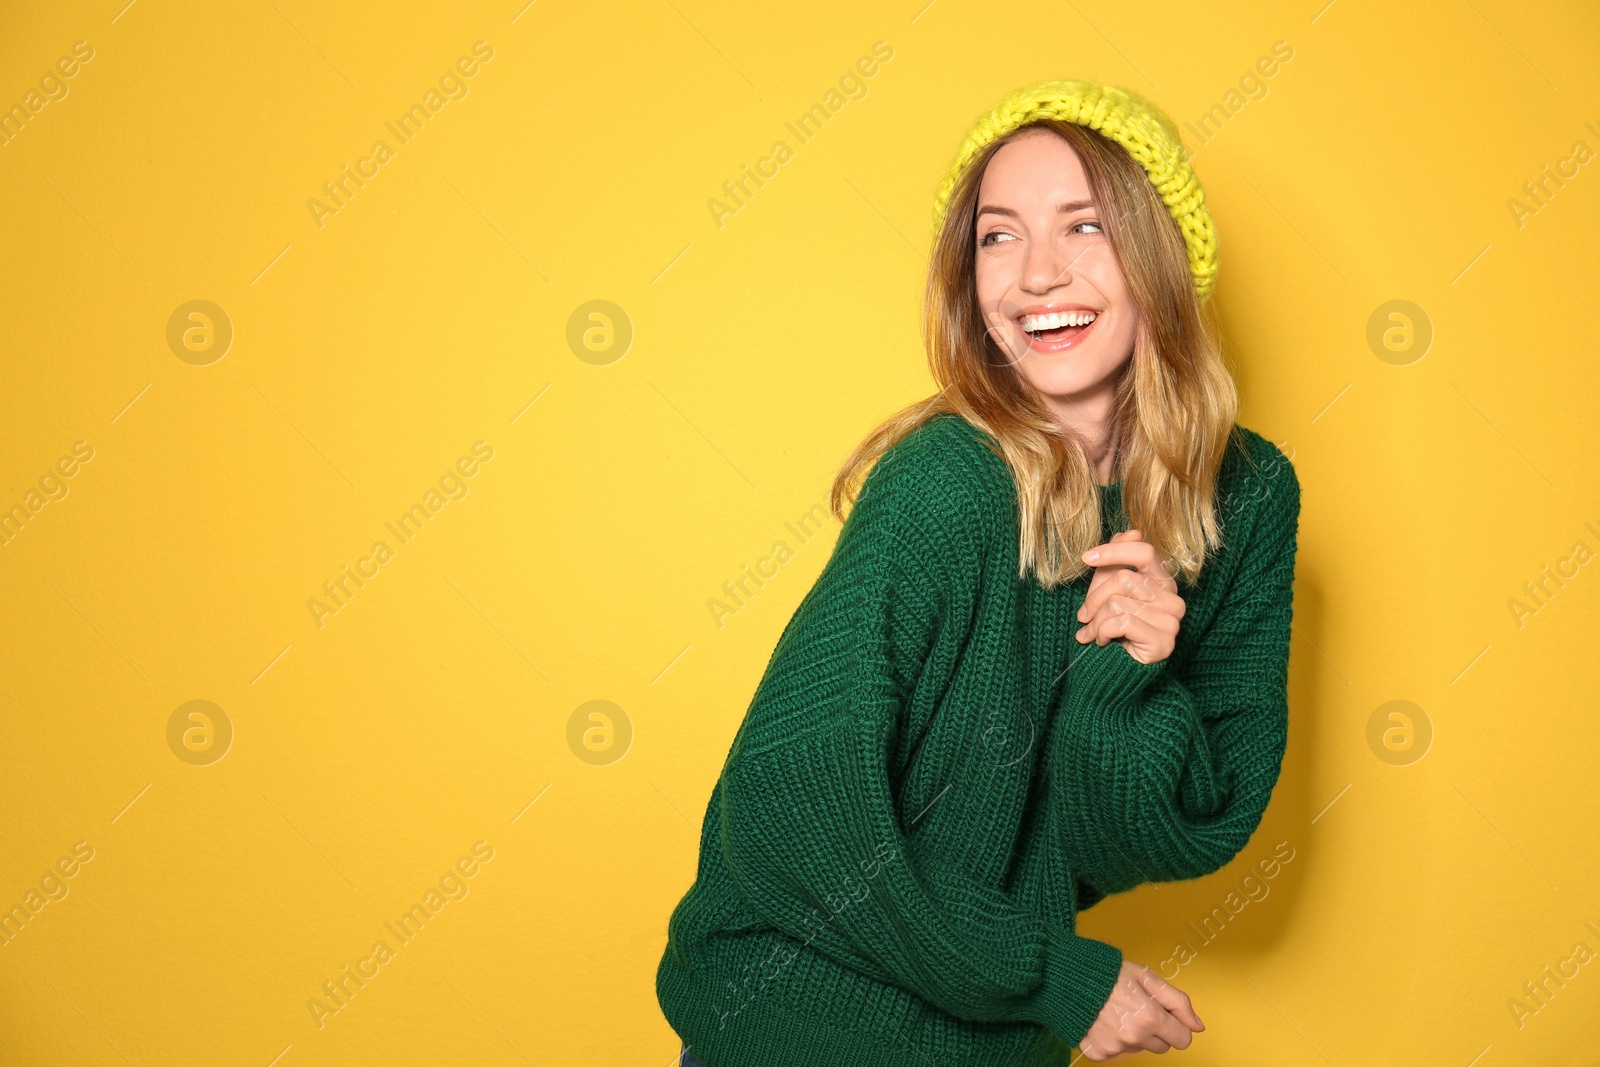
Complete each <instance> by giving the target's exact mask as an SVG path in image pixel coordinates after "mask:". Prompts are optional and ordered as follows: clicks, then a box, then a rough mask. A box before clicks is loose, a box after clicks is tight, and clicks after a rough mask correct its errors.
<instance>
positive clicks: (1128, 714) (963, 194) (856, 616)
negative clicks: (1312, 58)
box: [656, 81, 1300, 1067]
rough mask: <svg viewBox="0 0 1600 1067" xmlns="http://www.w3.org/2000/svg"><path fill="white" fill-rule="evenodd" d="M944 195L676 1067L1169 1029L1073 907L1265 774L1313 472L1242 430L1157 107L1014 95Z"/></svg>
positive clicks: (706, 875)
mask: <svg viewBox="0 0 1600 1067" xmlns="http://www.w3.org/2000/svg"><path fill="white" fill-rule="evenodd" d="M935 223H936V228H937V234H936V240H935V244H934V251H933V256H932V261H931V270H930V273H929V277H928V288H927V296H926V304H925V312H926V315H925V319H924V330H925V338H926V342H927V351H928V359H929V364H930V367H931V369H932V371H933V376H934V379H935V381H936V382H937V383H938V384H939V386H940V388H939V390H938V392H936V393H935V394H934V395H933V396H931V397H927V398H924V399H923V400H920V401H918V402H917V403H916V404H914V405H911V406H909V407H907V408H905V409H904V410H902V411H901V412H899V413H898V414H896V415H894V416H892V417H891V418H889V419H888V420H887V421H885V422H884V423H883V424H882V425H881V426H879V427H878V428H877V429H876V430H874V431H873V432H872V433H871V434H869V435H868V437H867V439H866V440H865V441H864V442H863V443H862V444H861V445H860V446H859V447H858V448H857V449H856V451H855V452H854V453H853V454H852V455H851V456H850V457H849V458H848V459H847V460H846V461H845V463H844V465H843V467H842V469H841V470H840V471H839V473H838V475H837V476H836V478H835V481H834V485H833V492H832V496H831V503H832V505H833V511H834V513H835V514H836V515H840V516H841V517H844V528H843V529H842V530H841V531H840V533H839V538H838V541H837V542H836V544H835V546H834V551H833V555H832V557H831V558H830V559H829V560H828V562H827V564H826V565H825V566H824V567H823V570H822V573H821V575H820V576H819V577H818V579H817V581H816V584H815V585H814V586H813V587H812V589H811V590H810V592H809V593H807V594H806V596H805V598H804V599H803V600H802V601H801V603H800V605H799V607H798V608H797V609H796V610H795V613H794V617H793V618H792V619H791V620H790V621H789V624H788V626H787V627H786V628H785V629H784V631H783V633H782V635H781V636H780V637H779V639H778V643H777V646H776V648H774V650H773V653H772V656H771V658H770V660H769V661H768V664H767V668H766V671H765V673H764V674H763V675H762V678H761V682H760V684H759V685H758V686H757V688H756V692H755V696H754V698H753V699H752V701H751V703H750V706H749V708H748V709H747V711H746V713H745V717H744V721H743V722H742V723H741V725H740V727H739V732H738V735H737V736H736V737H735V738H734V741H733V744H732V746H731V749H730V751H729V753H728V758H727V762H726V763H725V764H724V766H723V769H722V774H721V776H720V777H719V778H718V780H717V784H716V786H715V787H714V788H713V790H712V793H711V800H710V803H709V805H708V808H707V811H706V816H705V823H704V830H703V833H702V836H701V841H700V862H699V867H698V871H697V876H696V879H695V882H694V884H693V885H692V886H691V887H690V888H689V891H688V892H687V893H686V894H685V895H684V897H683V899H682V900H681V901H680V902H679V904H678V906H677V908H676V909H675V910H674V912H673V915H672V919H671V921H670V923H669V925H668V942H667V948H666V952H665V953H664V954H663V956H662V959H661V963H660V965H659V967H658V969H657V974H656V991H657V995H658V997H659V999H660V1002H661V1006H662V1010H663V1011H664V1012H665V1014H666V1017H667V1019H668V1021H669V1022H670V1023H671V1024H672V1025H673V1027H674V1028H675V1030H676V1031H677V1033H678V1034H679V1035H680V1036H681V1037H682V1038H683V1040H684V1043H685V1045H686V1050H685V1053H684V1058H683V1061H682V1062H683V1063H685V1064H687V1065H690V1067H692V1065H693V1064H695V1063H704V1064H705V1065H706V1067H753V1065H756V1064H760V1065H762V1067H913V1065H918V1067H920V1065H923V1064H927V1063H939V1064H954V1065H962V1064H969V1065H973V1067H976V1065H979V1064H982V1065H984V1067H1023V1065H1030V1067H1031V1065H1038V1067H1044V1065H1046V1064H1060V1063H1066V1062H1069V1060H1070V1054H1071V1046H1073V1045H1078V1046H1080V1047H1081V1048H1082V1051H1083V1056H1084V1058H1086V1059H1090V1060H1096V1061H1099V1060H1104V1059H1107V1058H1108V1057H1110V1056H1113V1055H1117V1054H1119V1053H1122V1052H1130V1051H1136V1050H1147V1051H1152V1052H1165V1051H1167V1050H1168V1049H1172V1048H1186V1047H1188V1045H1189V1044H1190V1043H1191V1041H1192V1040H1193V1035H1194V1034H1195V1033H1196V1032H1198V1031H1200V1030H1203V1029H1204V1024H1203V1023H1202V1022H1201V1021H1200V1017H1199V1015H1198V1014H1197V1013H1196V1012H1195V1010H1194V1008H1193V1006H1192V1005H1191V1004H1190V1002H1189V998H1188V996H1187V995H1186V994H1184V993H1183V992H1182V991H1181V990H1179V989H1177V988H1176V987H1174V986H1172V985H1171V984H1170V983H1168V982H1166V981H1165V980H1163V979H1162V977H1161V976H1160V975H1158V974H1156V973H1155V972H1154V971H1153V970H1151V969H1150V968H1148V967H1145V966H1143V965H1141V964H1138V963H1135V962H1133V961H1132V960H1127V959H1124V958H1123V955H1122V952H1121V950H1119V949H1118V948H1117V947H1116V946H1114V945H1111V944H1108V943H1106V942H1103V941H1098V940H1095V939H1093V938H1088V937H1084V936H1082V935H1080V934H1078V933H1077V931H1076V919H1077V914H1078V912H1079V910H1081V909H1082V908H1086V907H1089V906H1092V905H1093V904H1094V903H1095V902H1097V901H1098V900H1100V899H1103V898H1104V897H1105V896H1107V895H1110V894H1113V893H1120V892H1124V891H1126V890H1129V889H1131V888H1133V887H1134V886H1136V885H1139V884H1140V883H1142V882H1145V881H1177V880H1181V879H1187V878H1196V877H1199V876H1201V875H1203V874H1207V873H1210V872H1212V871H1216V870H1218V869H1220V868H1221V867H1222V866H1223V865H1224V864H1226V863H1227V862H1228V861H1229V860H1230V859H1232V857H1233V856H1235V855H1237V854H1238V852H1239V851H1240V850H1241V849H1242V848H1243V847H1244V846H1245V844H1246V843H1248V841H1249V840H1250V837H1251V835H1252V834H1253V833H1254V831H1255V828H1256V826H1257V825H1258V824H1259V822H1260V820H1261V817H1262V815H1263V813H1264V811H1265V809H1266V806H1267V803H1268V801H1269V800H1270V798H1271V795H1272V792H1273V787H1274V785H1275V784H1276V782H1277V778H1278V773H1279V768H1280V766H1281V762H1282V758H1283V754H1284V751H1285V748H1286V745H1287V719H1288V705H1287V669H1288V651H1289V621H1290V613H1291V601H1292V588H1293V578H1294V562H1295V552H1296V533H1297V527H1298V521H1299V508H1300V497H1299V483H1298V481H1297V479H1296V476H1295V473H1294V468H1293V467H1292V466H1290V464H1289V463H1288V461H1287V460H1286V459H1285V458H1284V457H1283V456H1282V454H1281V453H1280V452H1279V451H1278V450H1277V448H1276V447H1275V446H1274V445H1272V444H1271V443H1269V442H1268V441H1267V440H1266V439H1265V438H1263V437H1261V436H1260V435H1259V434H1256V433H1255V432H1253V431H1251V430H1248V429H1245V428H1244V427H1241V426H1238V425H1236V424H1235V423H1234V421H1233V418H1234V415H1235V413H1236V411H1237V407H1238V399H1237V395H1236V392H1235V390H1234V386H1233V380H1232V378H1231V377H1230V376H1229V374H1228V372H1227V369H1226V367H1225V366H1224V364H1223V363H1222V360H1221V356H1220V353H1219V351H1218V347H1217V344H1216V342H1215V340H1214V338H1213V336H1212V334H1211V332H1210V331H1211V329H1212V327H1214V320H1212V319H1207V318H1206V317H1204V315H1203V312H1202V306H1203V304H1204V302H1205V300H1206V297H1207V296H1208V294H1209V293H1210V289H1211V285H1212V282H1213V280H1214V277H1215V274H1216V236H1215V233H1214V232H1213V229H1212V225H1211V217H1210V214H1209V212H1208V211H1207V210H1206V207H1205V197H1204V196H1203V194H1202V193H1201V192H1200V188H1199V183H1198V182H1197V181H1196V180H1195V178H1194V175H1193V172H1192V171H1191V170H1190V169H1189V165H1188V162H1187V160H1186V159H1185V158H1184V156H1183V153H1182V150H1181V146H1180V145H1179V143H1178V137H1177V133H1176V130H1175V129H1174V128H1173V126H1172V123H1171V121H1170V120H1169V119H1167V118H1166V116H1165V115H1163V114H1162V113H1161V112H1160V111H1158V110H1156V109H1155V108H1154V106H1153V105H1151V104H1149V103H1148V102H1147V101H1144V100H1142V99H1141V98H1139V97H1136V96H1134V95H1133V94H1131V93H1128V92H1126V91H1124V90H1121V89H1117V88H1114V87H1110V86H1102V85H1096V84H1093V83H1088V82H1073V81H1064V82H1047V83H1045V84H1043V85H1039V86H1034V87H1032V88H1030V89H1026V90H1019V91H1018V92H1017V93H1014V94H1012V95H1011V96H1009V97H1007V98H1006V99H1005V100H1002V101H1001V102H1000V103H999V104H998V105H996V107H995V108H994V109H992V110H991V111H990V112H989V113H988V114H986V115H984V116H982V117H980V118H979V120H978V122H977V123H976V124H974V126H973V128H972V132H971V133H970V134H969V136H968V139H967V141H966V143H965V144H964V145H963V146H962V148H961V150H960V152H959V153H958V154H957V157H956V162H955V164H954V166H953V167H952V169H951V173H950V175H949V177H948V178H947V180H946V182H945V183H944V185H943V186H942V187H941V189H940V191H939V195H938V198H937V200H936V204H935ZM1257 487H1259V488H1261V489H1262V490H1264V491H1256V489H1257ZM852 499H853V501H854V506H853V507H851V508H850V510H849V513H848V515H847V516H845V515H844V506H845V505H846V504H847V503H850V502H851V501H852ZM1219 501H1225V502H1229V506H1228V507H1225V508H1224V507H1220V506H1219ZM1180 622H1181V626H1180Z"/></svg>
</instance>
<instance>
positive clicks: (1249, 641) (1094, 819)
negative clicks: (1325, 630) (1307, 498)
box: [1058, 457, 1300, 893]
mask: <svg viewBox="0 0 1600 1067" xmlns="http://www.w3.org/2000/svg"><path fill="white" fill-rule="evenodd" d="M1279 459H1280V462H1279V463H1278V464H1276V470H1275V471H1274V473H1273V475H1272V476H1271V477H1270V478H1267V479H1264V480H1262V481H1260V482H1259V483H1258V485H1257V489H1258V492H1259V495H1258V496H1257V498H1256V500H1255V503H1254V507H1253V509H1252V510H1253V511H1254V512H1255V514H1254V516H1253V522H1252V524H1251V531H1252V532H1251V534H1250V536H1249V538H1248V540H1247V542H1246V543H1245V544H1244V545H1243V546H1242V553H1241V556H1240V561H1239V563H1238V564H1237V565H1236V567H1235V568H1234V573H1233V577H1232V579H1231V580H1230V581H1229V583H1228V586H1227V588H1226V590H1225V591H1224V592H1223V594H1222V601H1221V604H1220V606H1219V608H1218V609H1217V613H1216V615H1215V616H1214V617H1213V618H1212V620H1211V622H1210V624H1209V625H1208V626H1207V628H1206V630H1205V631H1204V632H1203V634H1202V635H1201V636H1200V638H1199V640H1198V642H1197V644H1196V646H1195V647H1194V649H1193V651H1192V654H1191V655H1189V656H1188V658H1187V659H1186V661H1185V664H1184V666H1183V667H1182V668H1174V667H1172V666H1170V665H1169V661H1167V660H1161V661H1157V662H1155V663H1141V662H1139V661H1138V660H1136V659H1134V658H1133V656H1132V655H1130V654H1129V653H1128V651H1127V649H1126V648H1124V647H1123V646H1122V644H1121V642H1118V641H1110V642H1108V643H1107V644H1105V645H1104V646H1100V645H1095V644H1089V645H1084V646H1082V647H1081V649H1078V650H1077V651H1076V652H1075V654H1074V658H1073V660H1072V661H1071V665H1070V666H1069V668H1068V673H1067V690H1066V695H1065V703H1064V714H1065V723H1064V725H1065V729H1064V730H1062V731H1061V733H1060V736H1061V737H1062V738H1063V753H1062V755H1061V757H1060V758H1061V759H1062V760H1064V761H1065V762H1066V764H1067V766H1066V767H1065V768H1063V769H1064V771H1065V773H1067V774H1068V775H1071V776H1074V777H1076V778H1077V779H1078V780H1082V781H1085V782H1087V783H1089V788H1086V789H1085V790H1083V791H1082V792H1081V793H1080V795H1079V800H1078V803H1077V804H1076V805H1074V810H1072V811H1068V812H1064V813H1063V815H1064V817H1065V818H1066V820H1067V823H1068V825H1069V827H1070V830H1069V834H1070V836H1071V837H1072V838H1073V839H1074V850H1075V852H1076V854H1077V855H1078V856H1079V857H1092V859H1090V860H1089V861H1088V862H1089V865H1091V866H1092V867H1093V874H1092V882H1093V886H1094V890H1095V891H1096V892H1097V893H1117V892H1122V891H1124V890H1126V889H1129V888H1132V887H1133V886H1135V885H1138V884H1140V883H1142V882H1145V881H1177V880H1181V879H1187V878H1198V877H1201V876H1202V875H1206V874H1210V873H1211V872H1213V871H1216V870H1219V869H1220V868H1222V867H1223V866H1225V865H1226V864H1227V863H1228V861H1229V860H1231V859H1232V858H1233V857H1234V856H1235V855H1237V854H1238V853H1239V851H1240V850H1241V849H1243V848H1244V846H1245V845H1246V844H1247V843H1248V842H1249V840H1250V837H1251V835H1252V834H1253V833H1254V832H1255V830H1256V827H1257V826H1258V825H1259V824H1260V822H1261V818H1262V816H1263V815H1264V814H1265V812H1266V808H1267V803H1268V801H1269V800H1270V799H1271V797H1272V790H1273V788H1274V786H1275V785H1276V783H1277V780H1278V776H1279V772H1280V770H1281V768H1282V762H1283V756H1284V753H1285V750H1286V748H1287V744H1288V712H1289V708H1288V671H1289V638H1290V619H1291V615H1292V608H1293V585H1294V565H1295V555H1296V546H1297V538H1298V526H1299V515H1300V485H1299V481H1298V479H1297V477H1296V475H1295V473H1294V468H1293V467H1292V466H1290V465H1289V463H1288V462H1287V461H1286V460H1281V457H1279ZM1180 672H1181V673H1180ZM1058 729H1060V728H1058Z"/></svg>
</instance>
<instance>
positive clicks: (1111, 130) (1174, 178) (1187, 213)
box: [933, 81, 1217, 301]
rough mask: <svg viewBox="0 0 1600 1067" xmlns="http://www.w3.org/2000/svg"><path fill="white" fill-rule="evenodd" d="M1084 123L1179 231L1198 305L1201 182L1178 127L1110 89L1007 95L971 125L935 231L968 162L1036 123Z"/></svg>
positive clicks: (1208, 254)
mask: <svg viewBox="0 0 1600 1067" xmlns="http://www.w3.org/2000/svg"><path fill="white" fill-rule="evenodd" d="M1044 118H1048V119H1060V120H1061V121H1063V122H1072V123H1076V124H1078V125H1079V126H1086V127H1088V128H1089V129H1091V130H1094V131H1095V132H1096V133H1099V134H1101V135H1102V136H1104V137H1107V138H1109V139H1110V140H1113V141H1115V142H1117V143H1118V144H1120V145H1121V146H1122V147H1123V148H1125V149H1127V150H1128V154H1129V155H1131V156H1132V157H1133V158H1134V159H1135V160H1137V161H1138V163H1139V165H1140V166H1142V167H1144V170H1145V173H1146V174H1148V175H1149V176H1150V184H1151V185H1153V186H1154V187H1155V190H1156V193H1157V194H1158V195H1159V196H1160V197H1161V200H1162V202H1163V203H1165V204H1166V205H1167V211H1168V212H1169V213H1170V214H1171V215H1172V217H1173V219H1174V220H1175V221H1176V222H1177V223H1178V228H1179V229H1180V230H1182V231H1183V243H1184V245H1185V247H1186V248H1187V249H1188V253H1189V272H1190V273H1191V274H1192V275H1193V276H1194V289H1195V295H1196V296H1198V297H1199V298H1200V300H1202V301H1204V300H1205V299H1206V297H1207V296H1209V295H1210V293H1211V286H1212V283H1213V282H1214V281H1215V279H1216V276H1217V232H1216V228H1215V226H1213V225H1212V222H1211V212H1210V211H1209V210H1208V209H1207V208H1206V197H1205V193H1204V192H1203V191H1202V190H1201V188H1200V180H1199V179H1198V178H1197V177H1195V173H1194V170H1193V168H1191V167H1190V166H1189V161H1188V158H1187V153H1186V152H1185V151H1184V148H1183V144H1182V142H1181V141H1180V139H1179V137H1178V128H1177V126H1175V125H1174V124H1173V122H1172V120H1171V119H1170V118H1168V117H1167V115H1166V113H1165V112H1163V111H1162V110H1161V109H1160V108H1158V107H1156V106H1155V105H1154V104H1152V103H1151V102H1150V101H1148V100H1146V99H1145V98H1144V97H1142V96H1139V95H1138V94H1137V93H1134V92H1131V91H1129V90H1127V89H1122V88H1118V87H1117V86H1113V85H1100V84H1098V83H1096V82H1085V81H1048V82H1041V83H1040V84H1038V85H1034V86H1030V87H1028V88H1025V89H1017V90H1015V91H1013V92H1011V93H1009V94H1007V95H1006V97H1005V98H1004V99H1002V100H1001V101H1000V102H999V103H998V104H996V105H995V106H994V107H993V108H991V109H990V110H989V111H988V112H987V113H985V114H984V115H983V116H981V117H980V118H979V119H978V121H977V122H976V123H974V124H973V127H972V130H971V132H969V133H968V134H967V139H966V140H965V141H963V142H962V144H961V150H960V151H959V152H957V153H956V159H955V163H954V164H953V165H952V166H951V168H950V172H949V173H948V174H946V175H945V177H944V180H943V181H942V182H940V183H939V191H938V193H937V195H936V196H935V197H934V201H933V229H934V233H935V234H937V233H938V232H939V228H940V227H941V226H943V225H944V213H945V205H946V202H947V201H948V200H949V198H950V193H951V191H952V190H953V189H954V188H955V184H956V182H957V181H958V180H959V179H960V178H961V175H962V173H963V172H964V171H965V170H966V168H967V165H968V164H969V163H971V162H972V160H973V158H974V157H976V156H977V155H978V153H979V152H981V151H982V150H983V148H984V147H985V146H986V145H988V144H989V143H990V142H991V141H995V140H998V139H999V138H1001V137H1004V136H1005V135H1006V134H1008V133H1010V132H1011V131H1012V130H1015V129H1016V128H1017V127H1019V126H1023V125H1026V124H1027V123H1030V122H1033V121H1035V120H1037V119H1044Z"/></svg>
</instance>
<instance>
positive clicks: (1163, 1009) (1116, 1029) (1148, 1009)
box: [1078, 959, 1206, 1063]
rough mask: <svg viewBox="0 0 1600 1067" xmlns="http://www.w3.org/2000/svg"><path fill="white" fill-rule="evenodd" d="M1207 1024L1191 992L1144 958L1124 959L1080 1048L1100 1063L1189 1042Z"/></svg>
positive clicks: (1159, 1050)
mask: <svg viewBox="0 0 1600 1067" xmlns="http://www.w3.org/2000/svg"><path fill="white" fill-rule="evenodd" d="M1205 1028H1206V1027H1205V1024H1204V1023H1202V1022H1201V1021H1200V1016H1198V1015H1196V1014H1195V1013H1194V1008H1193V1007H1191V1006H1190V1004H1189V994H1187V993H1185V992H1184V991H1183V990H1181V989H1179V988H1178V987H1177V986H1175V985H1172V984H1170V983H1168V982H1165V981H1163V980H1162V978H1161V976H1160V975H1158V974H1156V972H1154V971H1152V970H1151V969H1150V968H1148V967H1146V966H1144V965H1143V964H1139V963H1134V962H1133V961H1132V960H1128V959H1124V960H1123V961H1122V970H1121V971H1119V972H1118V973H1117V984H1116V985H1115V986H1114V987H1113V988H1112V990H1111V996H1110V997H1109V998H1108V999H1107V1000H1106V1005H1105V1007H1103V1008H1101V1009H1100V1015H1099V1017H1098V1018H1096V1019H1095V1021H1094V1025H1093V1026H1090V1027H1089V1032H1088V1033H1087V1034H1085V1035H1083V1040H1082V1041H1080V1042H1078V1048H1079V1049H1081V1050H1082V1051H1083V1058H1084V1059H1087V1060H1093V1061H1095V1062H1096V1063H1099V1062H1102V1061H1104V1060H1108V1059H1110V1058H1111V1057H1112V1056H1116V1055H1118V1054H1120V1053H1123V1052H1140V1051H1144V1052H1165V1051H1167V1050H1168V1049H1170V1048H1177V1049H1184V1048H1188V1047H1189V1042H1191V1041H1193V1040H1194V1038H1193V1036H1192V1034H1193V1033H1197V1032H1199V1031H1201V1030H1204V1029H1205Z"/></svg>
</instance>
